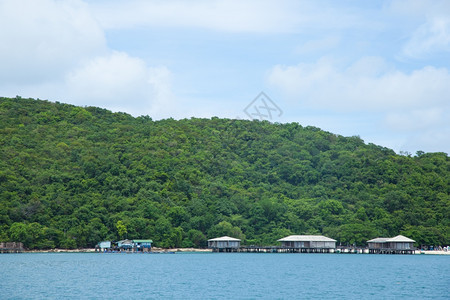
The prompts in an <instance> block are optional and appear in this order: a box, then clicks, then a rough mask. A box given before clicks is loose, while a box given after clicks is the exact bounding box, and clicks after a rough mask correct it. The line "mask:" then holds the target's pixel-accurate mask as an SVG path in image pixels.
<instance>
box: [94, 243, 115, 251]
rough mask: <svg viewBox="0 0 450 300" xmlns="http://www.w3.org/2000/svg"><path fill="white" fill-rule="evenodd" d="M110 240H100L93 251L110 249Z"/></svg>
mask: <svg viewBox="0 0 450 300" xmlns="http://www.w3.org/2000/svg"><path fill="white" fill-rule="evenodd" d="M111 245H112V244H111V241H101V242H99V243H98V244H97V245H96V246H95V251H101V252H104V251H108V250H110V249H111Z"/></svg>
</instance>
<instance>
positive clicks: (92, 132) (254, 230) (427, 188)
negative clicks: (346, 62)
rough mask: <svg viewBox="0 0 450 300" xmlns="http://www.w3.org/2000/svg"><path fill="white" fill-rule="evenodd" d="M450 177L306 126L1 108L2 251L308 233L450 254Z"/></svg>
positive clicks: (30, 103)
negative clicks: (402, 239)
mask: <svg viewBox="0 0 450 300" xmlns="http://www.w3.org/2000/svg"><path fill="white" fill-rule="evenodd" d="M449 171H450V161H449V157H448V155H447V154H445V153H422V152H420V153H418V154H417V156H414V157H411V156H402V155H397V154H395V152H394V151H392V150H390V149H387V148H383V147H380V146H376V145H373V144H368V145H367V144H365V143H364V142H363V141H362V140H361V139H360V138H359V137H343V136H339V135H336V134H332V133H329V132H325V131H322V130H320V129H318V128H315V127H310V126H308V127H302V126H301V125H299V124H297V123H290V124H271V123H269V122H260V121H245V120H229V119H219V118H212V119H197V118H192V119H184V120H179V121H177V120H173V119H167V120H161V121H153V120H152V119H151V118H149V117H138V118H134V117H132V116H130V115H127V114H124V113H111V112H110V111H108V110H105V109H101V108H96V107H86V108H81V107H76V106H72V105H67V104H61V103H51V102H48V101H41V100H33V99H22V98H20V97H16V98H14V99H9V98H0V241H22V242H24V244H25V246H26V247H29V248H51V247H62V248H75V247H92V246H94V245H95V244H96V243H97V242H98V241H100V240H104V239H112V240H116V239H120V238H124V237H128V238H151V239H153V240H154V242H155V245H156V246H162V247H174V246H177V247H180V246H183V247H190V246H195V247H202V246H205V242H206V239H207V238H212V237H216V236H220V235H231V236H235V237H240V238H242V239H244V243H245V244H264V245H273V244H275V243H276V242H275V241H276V239H279V238H281V237H283V236H286V235H288V234H303V233H310V234H316V233H321V234H324V235H327V236H329V237H332V238H335V239H337V240H338V242H340V243H342V244H357V245H364V244H365V241H366V240H368V239H371V238H374V237H378V236H395V235H397V234H403V235H406V236H408V237H410V238H413V239H414V240H416V241H417V244H418V245H421V244H426V245H438V244H440V245H444V244H450V236H449V235H450V221H449V216H450V197H449V191H450V175H449V174H450V172H449Z"/></svg>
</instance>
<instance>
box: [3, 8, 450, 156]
mask: <svg viewBox="0 0 450 300" xmlns="http://www.w3.org/2000/svg"><path fill="white" fill-rule="evenodd" d="M449 69H450V0H407V1H401V0H372V1H350V0H340V1H334V0H316V1H313V0H308V1H305V0H277V1H275V0H273V1H272V0H226V1H225V0H190V1H179V0H164V1H161V0H84V1H83V0H0V96H4V97H15V96H16V95H19V96H21V97H26V98H28V97H30V98H39V99H46V100H49V101H59V102H62V103H70V104H75V105H79V106H99V107H103V108H107V109H110V110H112V111H115V112H116V111H122V112H126V113H129V114H131V115H133V116H140V115H148V116H150V117H151V118H152V119H154V120H159V119H164V118H175V119H183V118H191V117H205V118H210V117H213V116H218V117H224V118H232V119H250V118H258V119H266V120H269V121H271V122H278V123H288V122H297V123H299V124H301V125H302V126H315V127H319V128H321V129H323V130H326V131H329V132H332V133H335V134H339V135H344V136H360V137H361V138H362V139H363V140H364V141H365V142H366V143H374V144H376V145H380V146H383V147H388V148H391V149H393V150H395V151H396V152H397V153H400V152H401V153H411V154H413V155H414V154H415V153H416V151H419V150H420V151H425V152H446V153H450V71H449Z"/></svg>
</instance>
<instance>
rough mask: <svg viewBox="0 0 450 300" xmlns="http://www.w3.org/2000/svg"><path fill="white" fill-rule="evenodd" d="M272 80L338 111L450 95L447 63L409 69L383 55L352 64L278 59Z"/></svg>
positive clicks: (417, 103) (414, 104) (411, 104)
mask: <svg viewBox="0 0 450 300" xmlns="http://www.w3.org/2000/svg"><path fill="white" fill-rule="evenodd" d="M268 82H269V84H271V85H273V86H275V87H277V88H279V89H281V90H282V91H283V92H284V93H285V95H286V96H287V97H289V98H291V99H294V98H295V99H299V100H301V101H302V103H303V104H306V105H309V106H311V107H315V108H319V107H325V108H330V109H333V110H336V111H349V110H350V111H355V110H356V111H358V110H364V111H385V110H387V109H399V108H406V107H408V108H420V107H422V106H424V105H426V106H429V105H439V104H442V105H444V104H446V103H447V102H448V100H449V96H448V95H450V85H449V84H448V83H449V82H450V73H449V71H448V70H447V69H446V68H435V67H431V66H428V67H424V68H422V69H419V70H415V71H413V72H411V73H405V72H401V71H399V70H396V69H394V68H392V67H389V66H388V65H387V64H386V63H385V61H384V60H383V59H382V58H379V57H366V58H363V59H361V60H359V61H356V62H355V63H353V64H352V65H350V66H348V67H342V66H340V65H339V64H338V63H336V62H334V61H332V60H331V59H327V58H322V59H320V60H319V61H318V62H316V63H301V64H298V65H295V66H282V65H277V66H275V67H273V69H272V70H271V71H270V72H269V76H268Z"/></svg>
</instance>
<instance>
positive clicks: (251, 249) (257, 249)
mask: <svg viewBox="0 0 450 300" xmlns="http://www.w3.org/2000/svg"><path fill="white" fill-rule="evenodd" d="M212 251H213V252H217V253H219V252H220V253H337V254H415V250H414V249H408V250H405V249H403V250H398V249H389V248H386V249H369V248H357V247H344V246H338V247H337V248H293V247H279V246H253V245H252V246H241V247H239V248H236V247H230V248H212Z"/></svg>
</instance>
